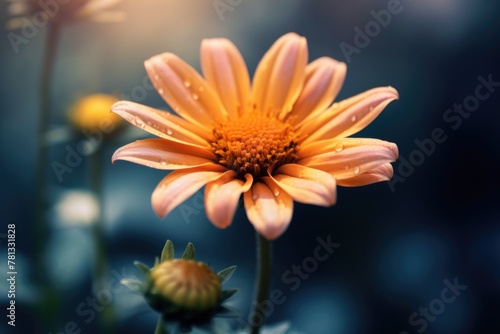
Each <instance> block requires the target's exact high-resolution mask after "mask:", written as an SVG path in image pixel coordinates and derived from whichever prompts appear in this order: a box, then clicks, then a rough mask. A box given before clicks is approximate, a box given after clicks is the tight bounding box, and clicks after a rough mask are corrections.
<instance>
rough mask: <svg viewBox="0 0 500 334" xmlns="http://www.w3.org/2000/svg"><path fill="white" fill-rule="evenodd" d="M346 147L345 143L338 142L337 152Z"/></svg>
mask: <svg viewBox="0 0 500 334" xmlns="http://www.w3.org/2000/svg"><path fill="white" fill-rule="evenodd" d="M343 149H344V144H342V143H338V144H337V145H335V151H336V152H340V151H342V150H343Z"/></svg>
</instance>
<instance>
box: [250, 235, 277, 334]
mask: <svg viewBox="0 0 500 334" xmlns="http://www.w3.org/2000/svg"><path fill="white" fill-rule="evenodd" d="M271 251H272V250H271V243H270V242H269V240H267V239H266V238H264V237H263V236H262V235H260V234H258V233H257V283H256V288H255V297H254V301H253V311H252V314H251V315H250V328H251V331H250V333H252V334H258V333H259V331H260V328H261V327H262V325H263V324H264V321H265V315H264V314H263V313H262V312H261V311H260V310H259V305H261V304H262V303H264V302H265V301H266V300H267V298H268V296H269V286H270V283H271Z"/></svg>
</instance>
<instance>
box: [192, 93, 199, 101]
mask: <svg viewBox="0 0 500 334" xmlns="http://www.w3.org/2000/svg"><path fill="white" fill-rule="evenodd" d="M199 98H200V97H199V96H198V95H197V94H194V93H193V99H194V100H195V101H198V99H199Z"/></svg>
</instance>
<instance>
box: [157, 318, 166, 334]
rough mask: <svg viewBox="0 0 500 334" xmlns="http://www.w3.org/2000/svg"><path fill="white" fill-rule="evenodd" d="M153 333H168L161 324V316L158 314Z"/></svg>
mask: <svg viewBox="0 0 500 334" xmlns="http://www.w3.org/2000/svg"><path fill="white" fill-rule="evenodd" d="M155 334H168V333H167V331H166V330H165V326H164V325H163V317H162V316H161V315H160V317H159V318H158V323H157V324H156V329H155Z"/></svg>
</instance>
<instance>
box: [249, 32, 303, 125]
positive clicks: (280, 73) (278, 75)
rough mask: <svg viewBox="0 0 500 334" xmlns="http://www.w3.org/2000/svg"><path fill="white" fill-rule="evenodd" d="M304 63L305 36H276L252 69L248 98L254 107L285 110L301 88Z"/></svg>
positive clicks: (275, 112) (283, 112)
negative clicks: (254, 68) (250, 88)
mask: <svg viewBox="0 0 500 334" xmlns="http://www.w3.org/2000/svg"><path fill="white" fill-rule="evenodd" d="M306 65H307V41H306V39H305V38H304V37H301V36H299V35H297V34H295V33H288V34H286V35H284V36H282V37H280V38H279V39H278V40H277V41H276V42H275V43H274V44H273V45H272V46H271V48H270V49H269V51H267V53H266V54H265V55H264V57H262V60H261V61H260V63H259V65H258V66H257V69H256V70H255V75H254V80H253V83H252V101H253V102H254V103H255V107H256V108H257V110H259V111H262V112H265V113H267V112H272V113H274V114H277V115H280V116H281V115H283V116H284V114H286V113H288V112H289V111H290V110H291V109H292V106H293V104H294V103H295V101H296V99H297V97H298V96H299V94H300V91H301V90H302V86H303V84H304V77H305V68H306Z"/></svg>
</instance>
